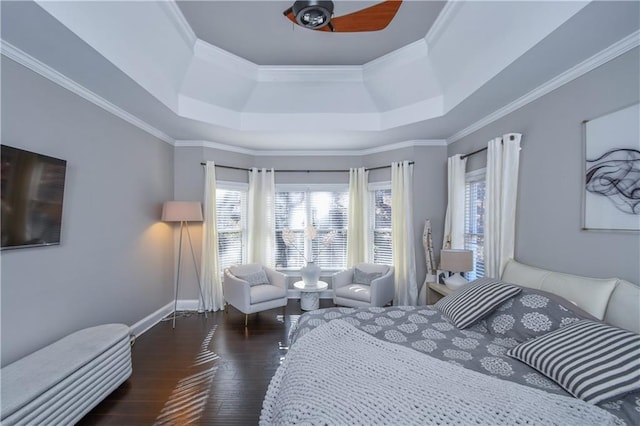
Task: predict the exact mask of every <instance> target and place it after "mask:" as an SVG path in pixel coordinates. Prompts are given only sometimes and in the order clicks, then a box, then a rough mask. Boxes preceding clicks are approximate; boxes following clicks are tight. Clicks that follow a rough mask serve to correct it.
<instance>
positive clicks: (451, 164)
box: [442, 154, 467, 249]
mask: <svg viewBox="0 0 640 426" xmlns="http://www.w3.org/2000/svg"><path fill="white" fill-rule="evenodd" d="M466 167H467V159H466V158H464V159H463V158H461V157H460V154H456V155H454V156H453V157H449V159H448V160H447V183H448V185H447V187H448V190H447V212H446V214H445V218H444V238H443V239H442V248H452V249H463V248H464V185H465V171H466Z"/></svg>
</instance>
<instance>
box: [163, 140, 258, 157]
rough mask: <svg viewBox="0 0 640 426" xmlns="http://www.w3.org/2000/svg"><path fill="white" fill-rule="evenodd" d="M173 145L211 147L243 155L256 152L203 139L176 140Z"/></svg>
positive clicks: (179, 146) (180, 146)
mask: <svg viewBox="0 0 640 426" xmlns="http://www.w3.org/2000/svg"><path fill="white" fill-rule="evenodd" d="M174 146H175V147H176V148H212V149H219V150H221V151H228V152H235V153H238V154H245V155H256V154H255V153H256V152H257V151H254V150H252V149H247V148H241V147H238V146H233V145H227V144H223V143H218V142H211V141H205V140H176V142H175V143H174Z"/></svg>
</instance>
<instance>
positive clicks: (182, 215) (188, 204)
mask: <svg viewBox="0 0 640 426" xmlns="http://www.w3.org/2000/svg"><path fill="white" fill-rule="evenodd" d="M162 221H163V222H182V221H185V222H202V205H201V204H200V202H199V201H167V202H166V203H164V204H163V205H162Z"/></svg>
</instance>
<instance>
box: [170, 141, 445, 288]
mask: <svg viewBox="0 0 640 426" xmlns="http://www.w3.org/2000/svg"><path fill="white" fill-rule="evenodd" d="M446 151H447V148H446V147H445V146H433V147H412V148H404V149H398V150H393V151H385V152H382V153H379V154H371V155H363V156H286V155H282V156H251V155H245V154H238V153H233V152H228V151H222V150H218V149H212V148H192V147H183V148H176V151H175V177H176V178H175V182H176V183H175V195H176V199H177V200H201V199H202V193H203V188H204V169H203V168H202V167H201V166H200V165H199V164H200V162H202V161H206V160H212V161H215V162H216V164H221V165H226V166H236V167H254V166H255V167H267V168H274V169H279V170H286V169H295V170H326V169H332V170H333V169H338V170H347V169H349V168H350V167H363V166H364V167H376V166H383V165H391V162H392V161H402V160H413V161H414V162H415V165H414V226H415V247H416V265H417V279H418V285H419V286H420V285H422V282H423V281H424V277H425V273H426V272H425V264H424V250H423V248H422V230H423V226H424V219H426V218H431V220H432V224H433V228H434V244H435V246H436V247H439V245H440V244H441V242H442V228H443V226H444V213H445V204H446V162H447V161H446ZM216 178H217V179H219V180H226V181H232V182H248V175H247V172H242V171H235V170H228V169H223V168H217V169H216ZM369 181H370V182H382V181H391V172H390V169H384V170H377V171H372V172H371V173H370V176H369ZM280 183H303V184H322V183H326V184H334V183H345V184H347V183H349V175H348V173H313V172H311V173H279V174H278V173H277V174H276V184H280ZM191 229H192V230H193V231H194V232H193V235H192V236H193V237H194V239H193V241H194V248H195V251H196V252H197V253H196V255H197V256H199V255H200V251H201V244H202V243H201V230H200V228H199V227H197V226H193V227H192V228H191ZM182 277H183V279H184V280H185V281H184V282H185V283H186V284H185V285H183V286H182V285H181V289H180V295H179V297H180V298H181V299H196V298H197V297H198V293H197V287H196V286H195V283H196V277H195V273H194V272H193V268H192V267H187V268H185V270H184V275H182ZM323 279H325V278H323ZM295 280H297V278H291V280H290V281H295ZM327 281H330V279H328V278H327ZM181 282H182V281H181Z"/></svg>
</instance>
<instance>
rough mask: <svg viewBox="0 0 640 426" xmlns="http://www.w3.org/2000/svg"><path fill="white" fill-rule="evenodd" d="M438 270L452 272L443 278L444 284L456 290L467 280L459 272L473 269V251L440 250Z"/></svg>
mask: <svg viewBox="0 0 640 426" xmlns="http://www.w3.org/2000/svg"><path fill="white" fill-rule="evenodd" d="M440 270H442V271H449V272H453V275H450V276H449V277H447V278H445V279H444V284H445V285H446V286H447V287H448V288H450V289H451V290H457V289H459V288H460V287H462V286H463V285H465V284H467V283H468V281H467V280H466V278H464V277H463V276H462V275H460V272H467V271H471V270H473V252H472V251H471V250H457V249H445V250H440Z"/></svg>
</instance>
